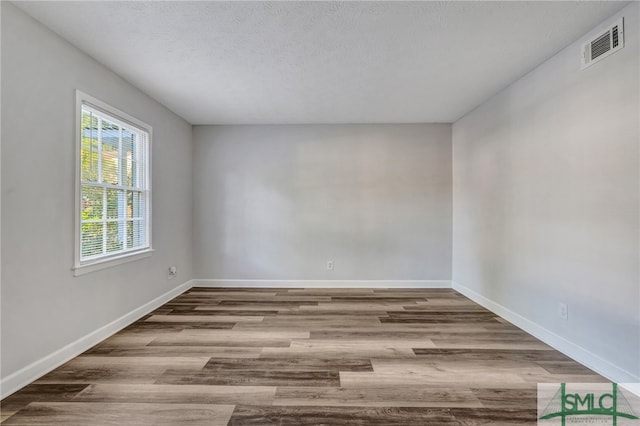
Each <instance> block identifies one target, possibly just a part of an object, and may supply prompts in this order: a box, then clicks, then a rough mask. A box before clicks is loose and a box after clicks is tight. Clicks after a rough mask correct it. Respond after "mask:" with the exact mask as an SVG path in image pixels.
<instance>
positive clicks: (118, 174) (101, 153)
mask: <svg viewBox="0 0 640 426" xmlns="http://www.w3.org/2000/svg"><path fill="white" fill-rule="evenodd" d="M81 114H82V116H81V128H80V192H81V194H80V203H81V205H80V210H81V219H80V242H79V243H80V261H81V262H86V261H91V260H94V259H100V258H103V257H110V256H115V255H119V254H122V253H126V252H130V251H138V250H143V249H147V248H149V240H150V239H149V232H150V230H149V199H150V193H149V173H148V172H149V170H148V168H149V164H148V158H149V134H148V133H147V132H146V131H145V130H144V129H141V128H139V127H137V126H135V125H133V124H130V123H128V122H126V121H124V120H122V119H119V118H118V117H116V116H113V115H111V114H108V113H105V112H103V111H101V110H98V109H97V108H94V107H92V106H90V105H88V104H83V105H82V108H81Z"/></svg>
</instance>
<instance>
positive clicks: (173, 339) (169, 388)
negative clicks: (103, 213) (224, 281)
mask: <svg viewBox="0 0 640 426" xmlns="http://www.w3.org/2000/svg"><path fill="white" fill-rule="evenodd" d="M539 382H582V383H584V382H606V380H605V379H603V378H602V377H600V376H598V375H597V374H595V373H594V372H592V371H590V370H589V369H587V368H585V367H583V366H581V365H580V364H578V363H576V362H574V361H572V360H571V359H569V358H567V357H565V356H564V355H562V354H561V353H559V352H557V351H555V350H553V349H552V348H550V347H549V346H547V345H545V344H544V343H542V342H540V341H538V340H536V339H535V338H533V337H531V336H530V335H528V334H526V333H524V332H523V331H521V330H520V329H518V328H516V327H515V326H513V325H511V324H509V323H508V322H506V321H504V320H502V319H500V318H497V317H496V316H495V315H494V314H492V313H491V312H489V311H487V310H485V309H484V308H482V307H481V306H479V305H477V304H475V303H473V302H472V301H470V300H469V299H467V298H465V297H463V296H462V295H460V294H459V293H457V292H455V291H453V290H449V289H428V290H423V289H420V290H387V289H230V288H228V289H209V288H193V289H191V290H189V291H187V292H186V293H184V294H182V295H180V296H179V297H177V298H175V299H173V300H172V301H170V302H169V303H167V304H165V305H164V306H162V307H160V308H158V309H157V310H155V311H154V312H152V313H151V314H149V315H147V316H145V317H144V318H142V319H140V320H139V321H137V322H136V323H134V324H132V325H131V326H129V327H127V328H125V329H124V330H122V331H121V332H119V333H117V334H116V335H114V336H112V337H110V338H109V339H106V340H105V341H103V342H102V343H100V344H98V345H97V346H95V347H93V348H92V349H90V350H89V351H87V352H85V353H84V354H82V355H81V356H78V357H76V358H75V359H73V360H71V361H69V362H68V363H66V364H64V365H63V366H61V367H59V368H57V369H56V370H54V371H52V372H51V373H49V374H47V375H46V376H44V377H42V378H41V379H39V380H37V381H36V382H34V383H33V384H31V385H29V386H27V387H25V388H24V389H23V390H21V391H19V392H17V393H16V394H14V395H12V396H9V397H8V398H6V399H5V400H3V401H2V403H1V413H2V419H3V422H2V423H3V424H6V425H27V424H29V425H183V424H189V425H226V424H229V425H270V424H278V425H320V424H361V425H481V424H491V425H500V424H502V425H516V424H531V425H533V424H536V385H537V383H539Z"/></svg>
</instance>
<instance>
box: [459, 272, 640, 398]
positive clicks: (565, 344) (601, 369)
mask: <svg viewBox="0 0 640 426" xmlns="http://www.w3.org/2000/svg"><path fill="white" fill-rule="evenodd" d="M452 287H453V289H454V290H456V291H458V292H460V293H462V294H463V295H465V296H466V297H468V298H469V299H471V300H473V301H474V302H476V303H478V304H479V305H482V306H484V307H485V308H487V309H489V310H490V311H491V312H493V313H495V314H496V315H499V316H500V317H502V318H504V319H506V320H507V321H509V322H510V323H512V324H513V325H515V326H517V327H519V328H521V329H523V330H524V331H526V332H527V333H529V334H531V335H532V336H534V337H536V338H538V339H540V340H541V341H543V342H544V343H546V344H547V345H549V346H551V347H552V348H554V349H556V350H558V351H560V352H562V353H563V354H565V355H567V356H568V357H569V358H572V359H574V360H576V361H577V362H579V363H580V364H583V365H585V366H586V367H588V368H590V369H592V370H593V371H595V372H596V373H598V374H600V375H602V376H604V377H606V378H607V379H608V380H611V381H612V382H615V383H620V384H624V385H623V386H624V387H625V388H626V389H627V390H629V391H631V392H633V393H634V394H637V395H639V396H640V386H638V383H639V382H640V377H638V376H635V375H634V374H632V373H630V372H628V371H626V370H624V369H622V368H620V367H618V366H616V365H614V364H612V363H610V362H609V361H607V360H605V359H603V358H601V357H599V356H598V355H596V354H594V353H593V352H591V351H589V350H587V349H585V348H583V347H582V346H579V345H577V344H575V343H573V342H571V341H569V340H567V339H565V338H564V337H562V336H560V335H558V334H555V333H554V332H552V331H550V330H547V329H546V328H544V327H541V326H540V325H538V324H536V323H535V322H533V321H531V320H529V319H527V318H525V317H523V316H522V315H520V314H517V313H515V312H513V311H511V310H509V309H507V308H505V307H504V306H502V305H500V304H499V303H496V302H494V301H493V300H491V299H488V298H486V297H484V296H483V295H481V294H479V293H476V292H475V291H473V290H471V289H470V288H468V287H465V286H463V285H461V284H459V283H457V282H455V281H453V282H452Z"/></svg>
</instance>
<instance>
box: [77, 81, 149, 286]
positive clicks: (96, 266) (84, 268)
mask: <svg viewBox="0 0 640 426" xmlns="http://www.w3.org/2000/svg"><path fill="white" fill-rule="evenodd" d="M83 106H84V107H87V108H89V109H92V110H95V111H96V112H98V113H104V114H106V115H108V116H110V117H113V118H115V120H113V121H115V124H118V125H120V126H129V127H135V128H137V129H138V130H142V131H144V132H146V133H147V134H148V138H147V142H146V164H145V170H144V172H143V173H144V180H145V183H146V188H145V191H146V194H147V196H146V206H145V207H146V221H145V222H146V223H145V235H146V236H147V244H146V245H145V246H144V247H140V248H136V249H133V250H128V251H125V252H119V253H114V254H111V255H109V254H105V255H102V256H99V257H94V258H91V259H85V260H81V257H82V256H81V255H82V232H81V231H82V183H81V182H82V180H81V179H82V167H81V160H82V155H81V153H82V130H81V128H82V108H83ZM75 125H76V161H75V165H76V173H75V192H76V193H75V208H74V210H75V239H74V247H75V249H74V267H73V274H74V275H75V276H79V275H84V274H86V273H89V272H93V271H97V270H100V269H105V268H109V267H112V266H116V265H120V264H123V263H126V262H132V261H135V260H139V259H144V258H147V257H149V256H151V254H152V252H153V248H152V247H153V246H152V244H151V238H152V227H151V218H152V214H151V205H152V203H151V195H152V191H151V141H152V130H153V129H152V128H151V126H149V125H148V124H146V123H144V122H142V121H140V120H138V119H136V118H135V117H132V116H130V115H129V114H127V113H125V112H123V111H120V110H119V109H117V108H114V107H112V106H111V105H108V104H106V103H104V102H102V101H100V100H99V99H96V98H94V97H92V96H90V95H87V94H86V93H83V92H81V91H80V90H76V120H75Z"/></svg>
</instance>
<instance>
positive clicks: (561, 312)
mask: <svg viewBox="0 0 640 426" xmlns="http://www.w3.org/2000/svg"><path fill="white" fill-rule="evenodd" d="M558 316H559V317H560V318H562V319H563V320H565V321H566V320H568V319H569V306H567V304H566V303H562V302H560V303H558Z"/></svg>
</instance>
